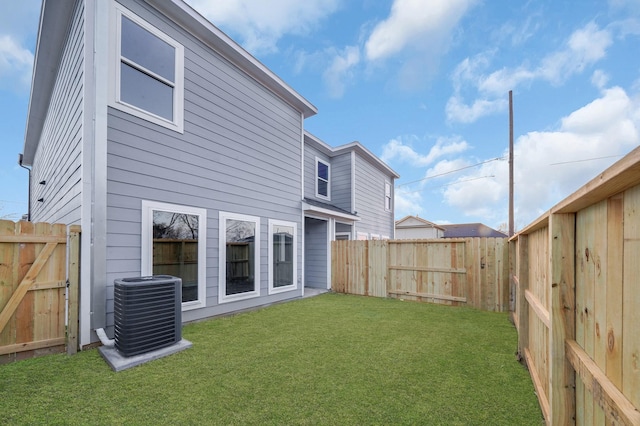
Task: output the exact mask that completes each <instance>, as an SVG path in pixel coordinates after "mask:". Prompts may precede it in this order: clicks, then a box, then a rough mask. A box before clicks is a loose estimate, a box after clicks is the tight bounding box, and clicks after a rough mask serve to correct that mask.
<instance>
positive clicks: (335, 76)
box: [323, 46, 360, 98]
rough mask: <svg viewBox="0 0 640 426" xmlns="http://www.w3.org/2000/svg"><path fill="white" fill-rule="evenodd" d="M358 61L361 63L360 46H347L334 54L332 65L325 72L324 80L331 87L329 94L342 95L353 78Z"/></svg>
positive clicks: (336, 96) (334, 96) (337, 96)
mask: <svg viewBox="0 0 640 426" xmlns="http://www.w3.org/2000/svg"><path fill="white" fill-rule="evenodd" d="M358 63H360V49H359V48H358V46H347V47H345V48H344V49H343V50H342V51H340V52H336V53H335V54H334V57H333V60H332V61H331V65H330V66H329V68H327V69H326V70H325V72H324V74H323V79H324V82H325V84H326V85H327V87H328V89H329V96H331V97H333V98H340V97H342V95H343V94H344V90H345V87H346V85H347V84H348V83H349V82H350V81H351V80H352V79H353V69H354V67H355V66H356V65H358Z"/></svg>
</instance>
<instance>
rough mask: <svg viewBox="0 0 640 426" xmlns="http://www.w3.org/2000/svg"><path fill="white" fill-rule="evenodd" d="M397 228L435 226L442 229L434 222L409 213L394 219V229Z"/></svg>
mask: <svg viewBox="0 0 640 426" xmlns="http://www.w3.org/2000/svg"><path fill="white" fill-rule="evenodd" d="M398 228H437V229H441V230H443V231H444V228H443V227H442V226H440V225H438V224H436V223H433V222H429V221H428V220H426V219H423V218H421V217H418V216H411V215H409V216H405V217H403V218H402V219H400V220H396V229H398Z"/></svg>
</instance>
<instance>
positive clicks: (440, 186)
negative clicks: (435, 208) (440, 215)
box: [398, 175, 496, 194]
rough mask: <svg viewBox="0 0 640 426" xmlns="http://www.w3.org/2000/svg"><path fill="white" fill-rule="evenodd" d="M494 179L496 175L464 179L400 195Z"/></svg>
mask: <svg viewBox="0 0 640 426" xmlns="http://www.w3.org/2000/svg"><path fill="white" fill-rule="evenodd" d="M494 177H496V176H495V175H488V176H480V177H475V178H471V179H464V180H458V181H456V182H450V183H445V184H444V185H438V186H430V187H428V188H422V189H419V190H417V191H398V194H415V193H417V192H422V191H427V190H430V189H436V188H443V187H445V186H451V185H457V184H459V183H463V182H471V181H472V180H478V179H487V178H494Z"/></svg>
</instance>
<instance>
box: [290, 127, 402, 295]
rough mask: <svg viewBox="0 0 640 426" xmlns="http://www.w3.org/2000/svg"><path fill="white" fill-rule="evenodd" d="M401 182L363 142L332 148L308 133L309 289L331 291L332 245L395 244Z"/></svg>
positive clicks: (307, 213)
mask: <svg viewBox="0 0 640 426" xmlns="http://www.w3.org/2000/svg"><path fill="white" fill-rule="evenodd" d="M399 177H400V176H399V175H398V174H397V173H396V172H394V171H393V170H392V169H391V168H389V166H387V165H386V164H385V163H383V162H382V161H381V160H380V159H379V158H378V157H376V156H375V155H373V154H372V153H371V152H370V151H369V150H367V149H366V148H365V147H364V146H363V145H362V144H360V143H359V142H352V143H349V144H346V145H341V146H338V147H335V148H333V147H331V146H329V145H327V144H326V143H324V142H323V141H321V140H320V139H318V138H317V137H315V136H313V135H311V134H310V133H309V132H305V134H304V198H303V209H304V216H305V218H304V221H305V223H304V225H305V244H304V250H305V254H306V255H307V256H306V257H305V285H306V286H308V287H316V288H327V289H328V288H331V241H334V240H336V239H347V240H349V239H360V240H368V239H393V238H394V216H393V212H394V206H393V186H394V181H395V179H397V178H399Z"/></svg>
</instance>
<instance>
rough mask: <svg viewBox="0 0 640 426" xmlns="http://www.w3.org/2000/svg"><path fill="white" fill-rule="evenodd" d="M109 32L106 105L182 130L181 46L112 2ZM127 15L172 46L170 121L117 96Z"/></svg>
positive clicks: (182, 82)
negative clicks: (122, 28)
mask: <svg viewBox="0 0 640 426" xmlns="http://www.w3.org/2000/svg"><path fill="white" fill-rule="evenodd" d="M111 4H112V6H111V13H110V14H109V17H110V25H109V27H110V35H109V42H110V48H109V106H111V107H113V108H116V109H119V110H120V111H124V112H126V113H129V114H131V115H134V116H136V117H139V118H142V119H143V120H146V121H149V122H151V123H155V124H158V125H160V126H163V127H166V128H168V129H171V130H174V131H176V132H178V133H184V46H182V45H181V44H180V43H178V42H177V41H175V40H174V39H172V38H171V37H169V36H168V35H166V34H164V33H163V32H162V31H160V30H159V29H157V28H156V27H154V26H153V25H151V24H149V23H148V22H146V21H145V20H143V19H142V18H140V17H139V16H137V15H136V14H134V13H133V12H131V11H130V10H129V9H127V8H125V7H124V6H122V5H120V4H118V3H117V2H115V1H112V2H111ZM123 15H124V16H126V17H127V18H129V19H131V20H132V21H133V22H135V23H136V24H138V25H140V26H141V27H143V28H144V29H146V30H147V31H149V32H150V33H152V34H153V35H155V36H156V37H158V38H159V39H161V40H163V41H164V42H166V43H167V44H169V45H171V46H172V47H173V48H174V49H175V53H176V55H175V74H174V75H175V85H174V88H173V121H171V120H167V119H166V118H164V117H160V116H158V115H155V114H153V113H151V112H148V111H145V110H144V109H142V108H138V107H136V106H134V105H130V104H128V103H126V102H124V101H122V100H121V99H120V58H121V52H120V47H121V43H120V41H121V35H122V32H121V26H122V16H123Z"/></svg>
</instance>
